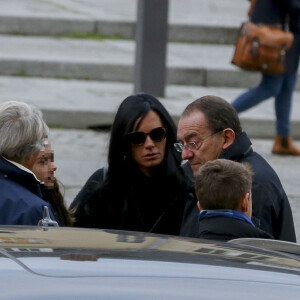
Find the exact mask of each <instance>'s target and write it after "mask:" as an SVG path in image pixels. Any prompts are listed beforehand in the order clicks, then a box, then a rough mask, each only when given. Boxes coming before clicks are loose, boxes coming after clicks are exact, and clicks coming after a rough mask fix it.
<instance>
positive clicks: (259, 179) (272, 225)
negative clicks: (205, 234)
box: [180, 132, 296, 242]
mask: <svg viewBox="0 0 300 300" xmlns="http://www.w3.org/2000/svg"><path fill="white" fill-rule="evenodd" d="M219 158H224V159H230V160H234V161H237V162H243V163H248V164H249V165H250V166H251V168H252V171H253V172H254V175H253V184H252V201H253V212H252V215H253V218H252V221H253V222H254V224H255V225H256V226H257V227H259V228H260V229H262V230H264V231H266V232H268V233H269V234H271V235H272V236H274V238H275V239H278V240H284V241H289V242H296V234H295V227H294V221H293V215H292V210H291V206H290V203H289V200H288V198H287V196H286V194H285V191H284V189H283V187H282V185H281V182H280V180H279V178H278V176H277V174H276V173H275V171H274V170H273V168H272V167H271V166H270V165H269V164H268V163H267V161H266V160H265V159H264V158H263V157H261V156H260V155H259V154H258V153H256V152H254V151H253V149H252V147H251V141H250V139H249V138H248V136H247V134H246V133H245V132H244V133H242V134H241V135H240V136H239V137H237V138H236V140H235V142H234V143H233V144H232V145H231V146H230V147H228V148H227V149H226V150H225V151H224V152H223V153H222V155H221V156H220V157H219ZM184 168H185V169H190V172H189V175H190V177H191V179H192V177H193V175H192V170H191V168H190V166H189V164H188V163H187V164H186V165H185V166H184ZM198 217H199V210H198V208H197V205H196V197H194V199H193V200H192V199H189V201H188V202H187V204H186V207H185V211H184V218H183V223H182V227H181V232H180V234H181V235H182V236H190V237H197V236H199V232H198V228H199V221H198Z"/></svg>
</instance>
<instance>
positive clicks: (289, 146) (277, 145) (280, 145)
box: [272, 134, 300, 155]
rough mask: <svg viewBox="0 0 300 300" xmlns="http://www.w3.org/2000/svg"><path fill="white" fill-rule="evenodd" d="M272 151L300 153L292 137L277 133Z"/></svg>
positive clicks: (290, 153) (277, 152)
mask: <svg viewBox="0 0 300 300" xmlns="http://www.w3.org/2000/svg"><path fill="white" fill-rule="evenodd" d="M272 153H275V154H284V155H300V149H298V148H297V147H296V146H295V145H294V144H293V140H292V138H291V137H290V136H289V137H282V136H280V135H278V134H277V135H276V138H275V142H274V145H273V148H272Z"/></svg>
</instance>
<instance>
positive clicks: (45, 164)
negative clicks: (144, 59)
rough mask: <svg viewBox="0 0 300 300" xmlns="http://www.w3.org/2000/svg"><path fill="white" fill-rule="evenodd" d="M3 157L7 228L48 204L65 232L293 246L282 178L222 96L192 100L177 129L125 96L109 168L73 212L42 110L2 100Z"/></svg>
mask: <svg viewBox="0 0 300 300" xmlns="http://www.w3.org/2000/svg"><path fill="white" fill-rule="evenodd" d="M0 155H1V157H0V189H1V195H0V199H1V201H0V212H1V213H0V224H1V225H37V224H38V222H39V221H40V219H41V218H42V216H43V209H44V206H47V207H48V209H49V213H50V217H51V219H53V220H55V221H56V222H57V223H58V224H59V226H75V227H85V228H99V229H117V230H129V231H130V230H131V231H141V232H152V233H158V234H169V235H177V236H184V237H194V238H205V239H214V240H224V241H226V240H229V239H233V238H238V237H260V238H270V239H278V240H284V241H289V242H296V235H295V228H294V222H293V215H292V211H291V207H290V203H289V200H288V198H287V196H286V194H285V192H284V189H283V187H282V185H281V183H280V180H279V178H278V176H277V174H276V173H275V171H274V170H273V169H272V167H271V166H270V165H269V164H268V163H267V162H266V161H265V160H264V159H263V158H262V157H261V156H260V155H259V154H258V153H256V152H255V151H254V150H253V149H252V146H251V141H250V139H249V137H248V136H247V134H246V133H245V132H243V130H242V128H241V124H240V120H239V118H238V114H237V112H236V110H235V109H234V108H233V106H232V105H231V104H229V103H228V102H227V101H226V100H224V99H222V98H220V97H217V96H212V95H208V96H203V97H201V98H199V99H197V100H195V101H193V102H192V103H190V104H189V105H188V106H187V107H186V109H185V110H184V111H183V113H182V115H181V118H180V120H179V123H178V126H176V125H175V123H174V121H173V119H172V117H171V116H170V114H169V113H168V111H167V110H166V108H165V107H164V106H163V105H162V103H161V102H160V101H159V100H158V99H156V98H155V97H154V96H152V95H149V94H135V95H130V96H128V97H127V98H126V99H124V100H123V101H122V103H121V105H120V106H119V108H118V111H117V113H116V115H115V119H114V122H113V125H112V128H111V134H110V142H109V151H108V159H107V165H106V166H103V168H101V169H99V170H97V171H96V172H95V173H94V174H92V175H91V177H90V178H89V179H88V180H87V182H86V184H85V185H84V186H83V188H82V189H81V191H80V192H79V193H78V195H77V196H76V197H75V199H74V200H73V202H72V203H71V205H70V207H69V208H67V207H66V206H65V203H64V199H63V196H62V193H61V192H60V189H61V187H60V184H59V183H58V182H57V180H56V178H55V174H54V172H55V170H56V166H55V164H54V152H53V150H52V149H51V141H50V140H49V128H48V126H47V125H46V123H45V122H44V120H43V117H42V114H41V112H40V111H39V110H38V109H37V108H36V107H32V106H30V105H28V104H26V103H24V102H17V101H8V102H5V103H2V104H0ZM183 161H184V163H183ZM199 210H200V212H199Z"/></svg>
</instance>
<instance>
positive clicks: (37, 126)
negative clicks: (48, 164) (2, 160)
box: [0, 101, 49, 163]
mask: <svg viewBox="0 0 300 300" xmlns="http://www.w3.org/2000/svg"><path fill="white" fill-rule="evenodd" d="M48 133H49V128H48V126H47V125H46V123H45V122H44V120H43V116H42V113H41V111H40V110H39V109H37V108H36V107H34V106H31V105H29V104H27V103H25V102H18V101H7V102H4V103H2V104H0V155H2V156H4V157H6V158H8V159H14V160H16V161H17V162H19V163H24V162H25V161H26V160H27V158H28V157H29V156H30V155H31V154H34V153H36V152H38V151H40V150H41V149H43V148H44V139H45V138H47V137H48Z"/></svg>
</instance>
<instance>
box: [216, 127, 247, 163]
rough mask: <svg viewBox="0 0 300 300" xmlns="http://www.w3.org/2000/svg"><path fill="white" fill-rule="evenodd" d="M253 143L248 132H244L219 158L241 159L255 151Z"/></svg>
mask: <svg viewBox="0 0 300 300" xmlns="http://www.w3.org/2000/svg"><path fill="white" fill-rule="evenodd" d="M251 145H252V143H251V141H250V139H249V137H248V136H247V134H246V132H243V133H242V134H241V135H240V136H238V137H236V139H235V141H234V143H233V144H232V145H230V146H229V147H228V148H227V149H226V150H224V151H223V153H222V154H221V155H220V157H219V158H224V159H230V160H235V161H239V160H241V159H242V158H245V157H247V156H248V155H250V154H251V153H252V152H253V149H252V147H251Z"/></svg>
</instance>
